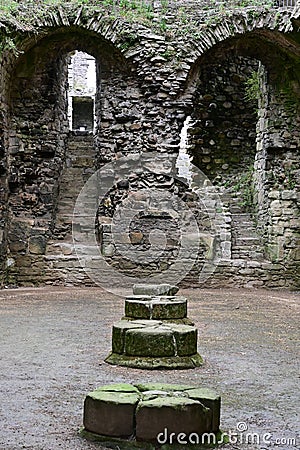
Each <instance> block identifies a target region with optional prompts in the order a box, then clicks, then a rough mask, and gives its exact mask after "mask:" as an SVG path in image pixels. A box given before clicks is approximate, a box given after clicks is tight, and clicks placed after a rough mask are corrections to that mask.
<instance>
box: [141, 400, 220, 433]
mask: <svg viewBox="0 0 300 450" xmlns="http://www.w3.org/2000/svg"><path fill="white" fill-rule="evenodd" d="M211 415H212V414H211V411H210V409H209V408H206V407H205V406H204V405H203V404H202V403H200V402H199V401H196V400H192V399H190V398H184V397H159V398H156V399H153V400H147V401H143V400H141V401H140V402H139V404H138V406H137V409H136V439H137V440H145V441H153V442H154V441H157V436H158V435H159V433H162V432H163V430H164V429H167V430H168V433H175V435H177V434H179V433H186V434H190V433H197V434H202V433H205V432H209V431H210V425H211Z"/></svg>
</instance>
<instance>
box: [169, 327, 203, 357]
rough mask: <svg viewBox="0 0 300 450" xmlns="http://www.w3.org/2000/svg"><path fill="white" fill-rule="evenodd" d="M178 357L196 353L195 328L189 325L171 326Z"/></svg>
mask: <svg viewBox="0 0 300 450" xmlns="http://www.w3.org/2000/svg"><path fill="white" fill-rule="evenodd" d="M171 329H172V332H173V334H174V338H175V341H176V349H177V355H178V356H191V355H194V354H195V353H197V328H196V327H191V326H189V325H176V324H174V325H172V326H171Z"/></svg>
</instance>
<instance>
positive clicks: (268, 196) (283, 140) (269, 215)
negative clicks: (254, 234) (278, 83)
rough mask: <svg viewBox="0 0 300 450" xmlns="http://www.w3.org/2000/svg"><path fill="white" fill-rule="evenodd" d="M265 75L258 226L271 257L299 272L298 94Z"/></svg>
mask: <svg viewBox="0 0 300 450" xmlns="http://www.w3.org/2000/svg"><path fill="white" fill-rule="evenodd" d="M268 76H269V75H268V73H266V72H264V73H263V74H262V86H261V87H262V89H261V98H260V112H259V115H260V118H259V122H258V125H257V132H258V133H257V156H256V162H255V168H256V172H255V173H256V196H255V200H256V202H257V211H258V223H259V229H260V230H261V233H262V235H263V236H264V240H265V243H266V250H267V255H268V257H269V259H270V260H271V261H272V262H273V263H277V264H282V265H283V266H285V267H286V272H287V276H289V275H288V274H289V272H292V274H294V276H295V277H297V272H298V270H299V264H300V261H299V243H300V241H299V228H300V219H299V212H300V198H299V183H300V172H299V137H300V133H299V103H298V100H297V97H296V95H295V92H294V93H292V92H291V91H290V90H289V89H287V88H286V87H285V86H282V87H281V88H280V87H279V88H278V87H274V86H272V85H270V84H268V83H267V81H268Z"/></svg>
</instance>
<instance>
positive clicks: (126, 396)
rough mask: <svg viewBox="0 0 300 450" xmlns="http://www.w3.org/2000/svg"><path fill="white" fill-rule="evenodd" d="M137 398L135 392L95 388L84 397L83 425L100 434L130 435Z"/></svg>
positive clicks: (137, 394)
mask: <svg viewBox="0 0 300 450" xmlns="http://www.w3.org/2000/svg"><path fill="white" fill-rule="evenodd" d="M139 399H140V394H139V393H136V392H134V393H132V392H108V391H104V390H100V389H96V390H95V391H93V392H91V393H90V394H88V395H87V396H86V398H85V402H84V413H83V424H84V427H85V428H86V430H88V431H91V432H93V433H97V434H101V435H107V436H117V437H122V436H126V437H129V436H131V435H132V434H133V433H134V424H135V410H136V406H137V404H138V402H139Z"/></svg>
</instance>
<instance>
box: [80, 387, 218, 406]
mask: <svg viewBox="0 0 300 450" xmlns="http://www.w3.org/2000/svg"><path fill="white" fill-rule="evenodd" d="M88 396H89V397H91V398H93V399H95V400H103V401H106V402H110V401H115V400H117V401H118V402H120V403H126V402H128V401H129V402H131V401H132V400H134V401H136V400H137V398H138V399H140V400H141V401H144V402H145V401H147V402H151V403H150V405H151V404H152V403H153V406H154V405H156V404H162V403H161V402H162V398H163V399H164V400H163V402H166V398H167V399H168V404H175V403H177V404H184V403H189V404H190V403H193V402H195V401H201V400H205V399H206V400H212V401H217V400H219V399H220V396H219V395H218V394H217V393H216V392H215V391H214V390H212V389H210V388H206V387H202V386H191V385H187V384H185V385H181V384H166V383H145V384H135V385H133V384H127V383H116V384H108V385H104V386H101V387H99V388H97V389H95V390H94V391H92V392H90V393H89V394H88Z"/></svg>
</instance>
